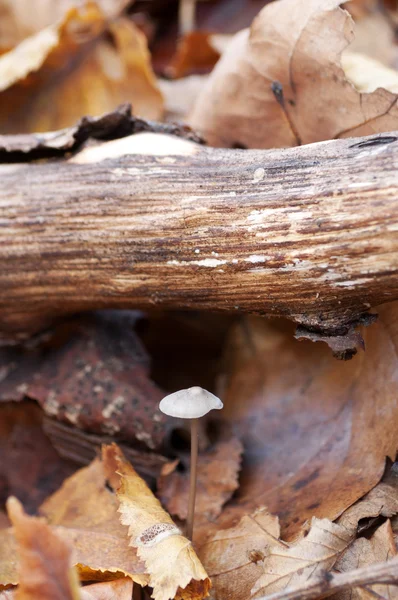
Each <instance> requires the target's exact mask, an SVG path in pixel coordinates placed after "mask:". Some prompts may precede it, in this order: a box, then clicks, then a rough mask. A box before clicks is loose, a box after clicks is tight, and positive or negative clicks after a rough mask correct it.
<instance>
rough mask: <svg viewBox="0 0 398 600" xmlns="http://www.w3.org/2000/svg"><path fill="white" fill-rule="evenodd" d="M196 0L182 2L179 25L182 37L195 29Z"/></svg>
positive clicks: (183, 0)
mask: <svg viewBox="0 0 398 600" xmlns="http://www.w3.org/2000/svg"><path fill="white" fill-rule="evenodd" d="M195 11H196V0H180V6H179V14H178V25H179V32H180V35H185V34H187V33H190V32H191V31H193V30H194V29H195Z"/></svg>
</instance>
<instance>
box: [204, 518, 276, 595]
mask: <svg viewBox="0 0 398 600" xmlns="http://www.w3.org/2000/svg"><path fill="white" fill-rule="evenodd" d="M279 535H280V529H279V523H278V518H277V517H274V516H273V515H270V513H269V512H268V511H267V510H266V509H265V508H262V509H259V510H257V511H255V512H254V513H253V514H252V515H245V516H244V517H242V519H241V520H240V522H239V523H238V525H236V526H235V527H231V528H229V529H224V530H221V531H218V532H216V533H215V534H214V535H213V536H212V537H211V538H210V539H208V540H207V541H206V542H205V543H204V544H203V545H202V546H201V547H200V548H199V551H198V553H199V558H200V559H201V561H202V562H203V565H204V567H205V569H206V571H207V572H208V573H209V577H210V579H211V582H212V586H213V588H212V591H211V595H212V597H213V598H228V599H229V600H242V599H247V598H249V597H250V590H251V588H252V587H253V585H254V583H255V582H256V581H257V579H258V578H259V577H260V576H261V574H262V568H261V561H262V560H263V559H264V557H265V556H266V555H267V554H268V553H269V551H270V548H271V547H273V546H277V547H282V548H283V547H285V544H284V543H283V542H281V541H279Z"/></svg>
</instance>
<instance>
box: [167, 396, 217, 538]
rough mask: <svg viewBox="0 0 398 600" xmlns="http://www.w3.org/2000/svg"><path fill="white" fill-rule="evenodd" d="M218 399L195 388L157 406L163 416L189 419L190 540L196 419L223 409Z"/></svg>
mask: <svg viewBox="0 0 398 600" xmlns="http://www.w3.org/2000/svg"><path fill="white" fill-rule="evenodd" d="M223 406H224V405H223V403H222V402H221V400H220V398H217V396H215V395H214V394H212V393H211V392H208V391H207V390H204V389H203V388H201V387H198V386H195V387H191V388H188V389H187V390H180V391H178V392H174V393H173V394H169V395H168V396H166V397H165V398H163V400H162V401H161V402H160V404H159V409H160V410H161V411H162V413H164V414H165V415H169V416H170V417H178V418H179V419H191V475H190V484H189V500H188V517H187V537H188V538H189V539H190V540H192V533H193V521H194V514H195V497H196V472H197V464H198V419H199V418H200V417H203V416H204V415H207V413H208V412H210V411H211V410H214V409H217V410H220V409H221V408H222V407H223Z"/></svg>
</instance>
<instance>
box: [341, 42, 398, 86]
mask: <svg viewBox="0 0 398 600" xmlns="http://www.w3.org/2000/svg"><path fill="white" fill-rule="evenodd" d="M341 64H342V66H343V69H344V73H345V75H346V77H347V79H348V80H349V81H351V83H353V85H354V86H355V87H356V89H357V90H358V91H360V92H373V91H374V90H376V89H377V88H381V87H383V88H384V89H386V90H389V91H390V92H394V93H395V94H396V93H398V71H396V70H395V69H390V68H389V67H386V66H384V65H383V64H381V63H380V62H379V61H377V60H374V59H372V58H370V57H369V56H365V55H364V54H359V53H357V52H345V53H344V54H343V56H342V59H341Z"/></svg>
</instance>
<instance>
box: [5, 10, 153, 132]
mask: <svg viewBox="0 0 398 600" xmlns="http://www.w3.org/2000/svg"><path fill="white" fill-rule="evenodd" d="M106 27H107V23H106V20H105V18H104V16H103V14H102V13H101V12H100V11H99V9H98V7H97V6H96V5H95V4H94V3H92V2H91V3H88V4H87V5H86V6H85V8H81V9H77V8H73V9H71V10H70V11H69V12H68V13H67V14H66V16H65V17H64V19H63V20H62V21H61V22H60V23H59V24H57V25H53V26H50V27H48V28H46V29H43V30H41V31H40V32H39V33H37V34H36V35H34V36H32V37H30V38H27V39H26V40H24V41H23V42H21V44H19V45H18V46H17V47H16V48H15V49H14V50H12V51H10V52H7V53H6V54H3V55H2V56H1V57H0V90H2V93H1V95H0V115H1V117H0V128H1V130H2V132H3V133H19V132H31V131H48V130H54V129H60V128H63V127H67V126H69V125H72V124H73V123H75V122H76V121H77V120H78V119H79V118H80V117H81V116H82V115H85V114H91V115H99V114H102V113H104V112H107V111H108V110H112V109H114V108H115V106H116V105H118V104H121V103H122V102H132V103H133V106H134V112H135V113H136V114H138V115H140V116H143V117H148V118H159V117H160V116H161V114H162V111H163V101H162V97H161V94H160V91H159V89H158V88H157V85H156V80H155V78H154V75H153V72H152V70H151V67H150V61H149V53H148V49H147V47H146V40H145V37H144V35H143V34H142V33H141V32H140V31H139V30H138V28H137V27H136V26H135V25H134V24H133V23H132V22H131V21H129V20H127V19H123V18H121V19H118V20H116V21H113V22H112V23H111V24H110V25H109V27H108V28H107V30H106V31H105V29H106Z"/></svg>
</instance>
